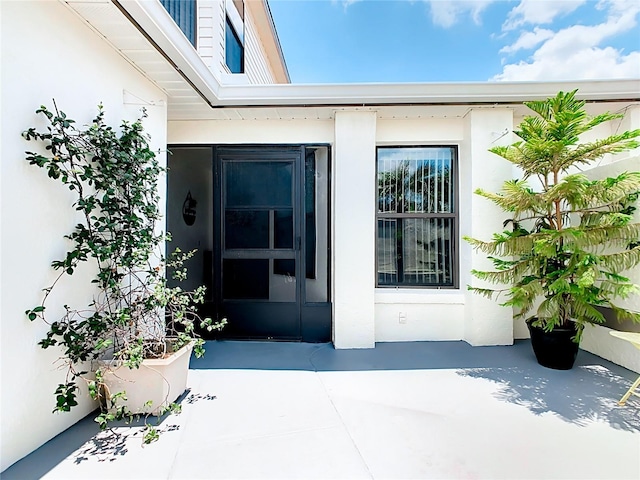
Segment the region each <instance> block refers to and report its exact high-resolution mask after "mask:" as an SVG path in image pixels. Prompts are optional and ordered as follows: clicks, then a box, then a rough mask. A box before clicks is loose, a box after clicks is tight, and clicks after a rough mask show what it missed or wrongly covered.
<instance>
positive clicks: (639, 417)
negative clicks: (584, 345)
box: [1, 341, 640, 480]
mask: <svg viewBox="0 0 640 480" xmlns="http://www.w3.org/2000/svg"><path fill="white" fill-rule="evenodd" d="M206 347H207V354H206V355H205V357H203V358H201V359H196V358H192V360H191V364H190V368H191V369H195V370H202V369H251V370H305V371H316V372H331V371H368V370H418V369H453V370H456V371H457V373H458V374H459V375H461V376H466V377H471V378H478V379H480V378H482V379H486V380H490V381H493V382H496V383H497V384H498V385H499V386H500V389H499V391H498V393H497V394H496V397H497V398H498V399H499V400H501V401H504V402H510V403H514V404H517V405H522V406H524V407H526V408H528V409H529V410H531V411H532V412H533V413H535V414H543V413H547V412H551V413H555V414H556V415H558V416H559V417H560V418H562V419H564V420H565V421H567V422H572V423H575V424H577V425H585V424H586V423H587V422H589V421H592V420H603V421H606V422H607V423H608V424H609V425H611V426H612V427H614V428H616V429H622V430H627V431H634V432H635V431H640V409H639V407H640V402H638V401H637V400H635V399H634V400H630V401H629V403H628V404H627V406H626V407H618V406H617V403H616V401H617V400H618V399H619V398H620V397H621V396H622V395H623V393H624V392H625V391H626V389H627V388H628V387H629V385H630V384H631V383H632V382H633V380H635V378H636V375H635V374H634V373H633V372H630V371H629V370H626V369H624V368H622V367H620V366H618V365H615V364H613V363H610V362H607V361H606V360H603V359H602V358H599V357H596V356H595V355H592V354H590V353H588V352H585V351H580V353H579V355H578V359H577V361H576V366H575V367H574V368H573V369H572V370H567V371H557V370H550V369H547V368H544V367H541V366H540V365H538V364H537V362H536V359H535V356H534V355H533V352H532V351H531V345H530V343H529V341H517V342H516V343H515V344H514V345H513V346H500V347H472V346H470V345H468V344H467V343H465V342H461V341H460V342H398V343H379V344H377V345H376V348H375V349H363V350H336V349H334V348H333V346H332V345H331V344H305V343H280V342H234V341H212V342H207V346H206ZM215 399H216V397H215V395H212V394H209V393H197V392H191V391H187V392H185V393H184V395H183V396H182V397H181V398H180V399H179V400H178V401H179V402H182V403H188V404H190V403H194V402H200V401H212V400H215ZM633 402H635V404H634V403H633ZM94 417H95V413H94V414H91V415H89V416H87V417H85V418H84V419H83V420H81V421H80V422H78V423H77V424H75V425H74V426H72V427H71V428H69V429H67V430H66V431H64V432H62V433H60V434H59V435H58V436H56V437H55V438H53V439H51V440H50V441H49V442H47V443H46V444H44V445H43V446H42V447H40V448H39V449H37V450H36V451H34V452H32V453H31V454H30V455H28V456H26V457H25V458H23V459H22V460H20V461H18V462H17V463H15V464H14V465H12V466H11V467H9V468H8V469H7V470H5V471H4V472H2V475H1V476H2V479H3V480H5V479H6V480H10V479H20V480H22V479H31V478H41V477H42V476H44V475H46V474H47V472H50V471H51V470H52V469H53V468H54V467H55V466H56V465H58V464H59V463H60V462H62V461H63V460H64V459H66V458H69V457H73V458H74V461H75V462H76V463H82V462H84V461H85V460H87V459H88V458H90V457H92V458H96V457H97V458H98V459H99V460H100V461H104V462H112V461H115V460H117V459H118V458H120V457H122V456H124V455H126V454H127V453H128V448H127V445H132V444H131V442H129V439H130V438H131V437H139V442H140V443H142V432H141V430H142V429H141V428H131V430H130V432H126V431H125V433H122V429H119V432H118V433H117V434H116V435H117V436H116V437H112V436H110V435H112V434H113V432H109V431H106V432H100V429H99V427H98V425H97V424H96V423H95V422H94V420H93V418H94ZM153 418H154V421H153V422H152V423H154V424H155V423H157V424H158V425H159V429H160V430H161V431H162V430H165V431H171V430H172V429H174V430H175V429H176V428H179V426H178V425H171V424H170V423H169V422H166V421H165V419H166V418H167V416H165V417H160V418H159V419H157V422H156V421H155V417H153ZM169 418H170V417H169ZM116 426H124V424H122V425H116ZM129 426H130V427H140V426H141V424H135V423H134V424H130V425H129ZM160 441H162V440H160ZM134 444H135V443H134Z"/></svg>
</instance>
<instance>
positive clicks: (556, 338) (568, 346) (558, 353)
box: [527, 320, 580, 370]
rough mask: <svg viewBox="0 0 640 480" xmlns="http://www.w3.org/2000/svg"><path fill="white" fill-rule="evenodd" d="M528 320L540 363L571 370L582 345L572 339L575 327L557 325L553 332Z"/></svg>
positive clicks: (533, 344)
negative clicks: (535, 325) (546, 330)
mask: <svg viewBox="0 0 640 480" xmlns="http://www.w3.org/2000/svg"><path fill="white" fill-rule="evenodd" d="M532 321H533V320H527V327H529V333H530V334H531V346H532V347H533V353H535V355H536V359H537V360H538V363H539V364H540V365H542V366H543V367H547V368H553V369H555V370H570V369H571V368H573V364H574V363H575V361H576V357H577V356H578V350H579V348H580V346H579V345H578V344H577V343H576V342H574V341H573V340H572V339H573V337H574V336H575V334H576V330H575V328H574V327H570V328H562V327H556V328H554V329H553V330H552V331H551V332H545V331H544V329H542V328H539V327H534V326H533V325H531V323H532Z"/></svg>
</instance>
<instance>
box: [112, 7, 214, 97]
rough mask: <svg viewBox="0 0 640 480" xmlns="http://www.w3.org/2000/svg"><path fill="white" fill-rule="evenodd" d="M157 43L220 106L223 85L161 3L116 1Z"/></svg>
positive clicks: (190, 80)
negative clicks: (219, 98)
mask: <svg viewBox="0 0 640 480" xmlns="http://www.w3.org/2000/svg"><path fill="white" fill-rule="evenodd" d="M112 1H113V2H114V3H115V4H116V5H118V4H119V5H120V7H121V8H122V9H123V10H125V11H126V13H127V14H128V15H129V16H130V17H131V18H132V19H133V20H134V21H135V22H136V23H137V24H138V25H139V26H140V28H141V29H142V30H143V32H144V33H145V34H146V35H147V36H148V37H149V38H150V39H152V40H153V42H155V44H156V45H157V46H158V48H159V49H160V50H161V52H160V53H162V54H163V55H165V57H168V58H169V59H170V60H171V62H172V63H173V65H174V68H176V69H177V70H178V73H180V74H181V75H182V76H183V77H184V78H185V79H187V80H188V81H189V82H190V83H191V84H192V86H193V87H195V89H197V90H198V92H199V93H200V95H201V96H202V97H204V99H205V100H206V101H207V102H208V103H209V104H210V105H212V106H213V105H216V104H217V103H218V95H219V92H220V87H221V86H220V82H219V80H218V79H217V78H216V77H215V76H214V74H213V72H212V71H211V70H210V69H209V67H208V66H207V65H206V64H205V63H204V61H203V60H202V58H201V57H200V55H199V54H198V52H197V51H196V49H195V48H194V47H193V45H192V44H191V42H190V41H189V40H188V39H187V37H186V36H185V35H184V33H182V30H180V27H178V25H177V24H176V22H175V21H174V20H173V18H171V15H170V14H169V12H167V10H166V9H165V8H164V7H163V6H162V4H161V3H160V1H159V0H112Z"/></svg>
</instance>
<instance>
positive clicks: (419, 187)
mask: <svg viewBox="0 0 640 480" xmlns="http://www.w3.org/2000/svg"><path fill="white" fill-rule="evenodd" d="M456 170H457V149H456V148H455V147H379V148H378V149H377V179H378V208H377V215H376V220H377V244H376V252H377V253H376V255H377V286H379V287H386V286H402V287H414V286H430V287H455V286H457V264H458V260H457V257H456V251H457V248H456V247H457V241H456V238H457V235H456V231H457V226H458V213H457V212H458V208H457V178H456V174H457V171H456Z"/></svg>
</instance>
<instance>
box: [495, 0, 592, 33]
mask: <svg viewBox="0 0 640 480" xmlns="http://www.w3.org/2000/svg"><path fill="white" fill-rule="evenodd" d="M585 2H586V0H522V1H521V2H520V3H519V4H518V6H517V7H514V8H513V9H512V10H511V11H510V12H509V15H508V16H507V20H506V21H505V22H504V24H503V25H502V30H505V31H506V30H513V29H515V28H518V27H520V26H523V25H526V24H530V25H544V24H548V23H551V22H552V21H553V20H554V19H555V18H556V17H557V16H559V15H566V14H567V13H571V12H573V11H574V10H575V9H576V8H578V7H579V6H580V5H582V4H583V3H585Z"/></svg>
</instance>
